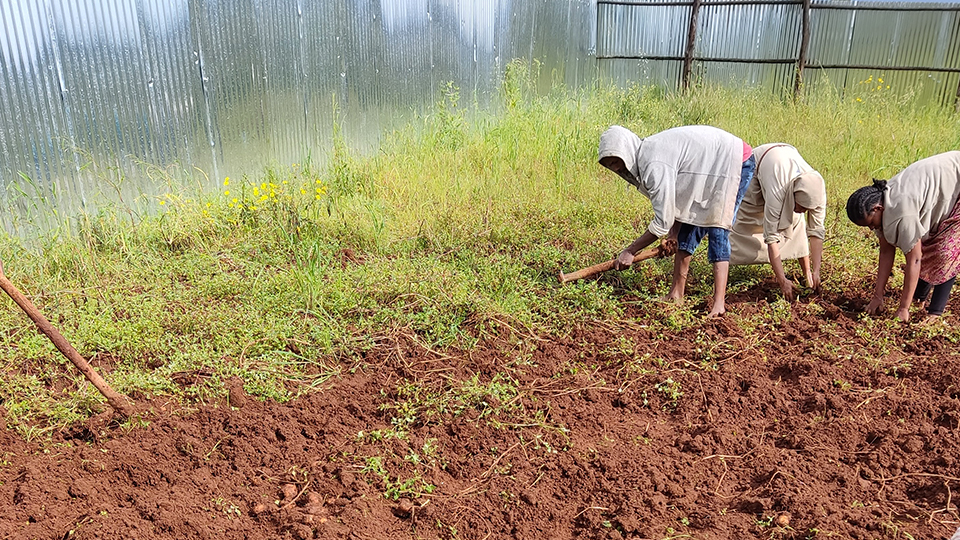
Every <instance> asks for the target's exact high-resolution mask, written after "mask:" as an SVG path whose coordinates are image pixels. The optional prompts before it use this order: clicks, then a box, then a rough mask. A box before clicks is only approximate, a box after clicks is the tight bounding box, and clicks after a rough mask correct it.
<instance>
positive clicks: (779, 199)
mask: <svg viewBox="0 0 960 540" xmlns="http://www.w3.org/2000/svg"><path fill="white" fill-rule="evenodd" d="M753 157H754V158H755V159H756V160H757V171H756V173H755V174H754V177H753V180H751V181H750V185H749V186H748V187H747V193H746V195H744V197H743V203H742V204H741V205H740V210H739V211H738V212H737V220H736V222H735V223H734V224H733V231H732V232H731V233H730V247H731V250H732V252H731V255H730V264H734V265H736V264H766V263H770V266H771V267H772V268H773V273H774V275H775V276H776V278H777V283H778V284H779V285H780V290H781V291H783V297H784V298H786V299H787V300H788V301H791V302H792V301H793V298H794V294H793V283H792V282H791V281H790V280H789V279H787V276H786V273H785V272H784V271H783V261H785V260H791V259H799V260H800V267H801V268H802V269H803V276H804V278H805V279H806V280H807V286H808V287H810V288H812V289H814V290H819V289H820V263H821V261H822V260H823V237H824V233H825V229H824V226H823V223H824V218H825V217H826V215H827V191H826V186H825V185H824V182H823V177H822V176H820V173H818V172H817V171H815V170H814V169H813V167H811V166H810V165H808V164H807V162H806V161H804V159H803V157H801V156H800V152H798V151H797V149H796V148H794V147H792V146H790V145H789V144H784V143H769V144H764V145H761V146H758V147H756V148H754V149H753ZM803 214H806V219H804V216H803ZM811 263H812V264H811Z"/></svg>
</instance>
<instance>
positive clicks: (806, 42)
mask: <svg viewBox="0 0 960 540" xmlns="http://www.w3.org/2000/svg"><path fill="white" fill-rule="evenodd" d="M800 27H801V36H800V54H799V56H798V58H797V70H796V73H795V74H794V79H793V100H794V101H796V100H798V99H799V98H800V89H801V88H803V69H804V68H805V67H806V66H807V51H808V49H809V48H810V0H803V22H802V23H801V26H800Z"/></svg>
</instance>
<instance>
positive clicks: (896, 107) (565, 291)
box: [0, 63, 960, 434]
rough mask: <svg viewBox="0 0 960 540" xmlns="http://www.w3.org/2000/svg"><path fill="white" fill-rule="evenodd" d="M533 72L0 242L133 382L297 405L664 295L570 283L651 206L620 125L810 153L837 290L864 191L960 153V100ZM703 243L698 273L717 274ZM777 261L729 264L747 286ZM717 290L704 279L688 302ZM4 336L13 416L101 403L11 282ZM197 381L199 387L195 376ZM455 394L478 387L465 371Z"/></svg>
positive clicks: (53, 422)
mask: <svg viewBox="0 0 960 540" xmlns="http://www.w3.org/2000/svg"><path fill="white" fill-rule="evenodd" d="M533 78H534V77H533V76H532V75H531V74H530V73H529V70H528V68H527V67H526V66H524V65H522V64H519V63H513V64H511V65H510V67H509V69H508V70H507V74H506V76H505V79H504V84H503V91H502V95H501V101H500V103H499V106H498V107H497V108H496V110H494V111H477V110H473V109H469V108H464V107H462V106H461V100H460V96H459V93H458V91H457V89H456V88H454V87H452V86H448V87H447V88H446V89H445V91H444V92H443V93H442V95H441V96H440V97H439V99H438V103H437V106H436V107H435V109H434V110H433V111H431V112H430V114H427V115H424V116H423V117H422V118H420V119H419V120H418V121H417V122H415V123H413V124H411V125H410V126H408V127H407V128H405V129H403V130H399V131H397V132H395V133H390V134H388V135H387V136H386V137H384V141H383V143H382V146H381V148H380V149H379V151H378V152H376V153H375V154H374V155H369V156H368V155H360V154H358V153H356V152H354V151H352V150H351V149H350V148H348V147H347V146H346V145H345V144H344V142H343V140H342V138H340V137H335V143H334V145H333V147H332V148H331V149H330V152H329V155H327V156H325V159H324V160H323V163H322V164H321V163H317V162H312V161H310V160H306V161H305V162H304V163H298V164H290V165H289V166H283V167H276V168H272V169H268V170H265V171H264V172H263V173H262V175H260V176H259V177H256V178H254V177H247V178H231V179H229V180H226V179H218V180H217V183H218V185H219V191H217V192H215V193H209V192H207V193H203V192H197V191H196V189H195V188H193V187H188V188H184V189H182V190H177V189H174V188H173V187H171V188H170V193H167V194H166V195H164V196H162V197H160V198H159V199H158V200H156V201H154V203H155V204H154V206H155V208H156V212H155V213H151V214H149V215H142V214H141V213H140V211H139V208H138V209H137V211H133V209H132V208H131V207H129V206H125V205H124V204H123V203H116V204H113V205H111V206H108V207H106V209H104V210H103V211H101V212H100V213H98V214H94V215H84V216H80V217H79V218H77V219H76V220H74V221H72V222H71V223H63V224H61V226H60V227H53V228H50V227H45V228H47V229H49V230H51V231H52V232H49V233H45V234H44V235H43V236H41V237H40V238H36V239H31V241H30V242H29V243H28V242H26V241H23V240H20V239H16V238H11V237H7V238H4V239H2V240H0V260H2V261H3V262H4V269H5V272H6V273H7V275H8V276H9V277H10V278H11V279H12V281H13V282H14V283H16V284H17V285H18V286H19V287H20V288H21V290H22V291H24V292H25V293H26V294H27V295H28V296H30V297H31V298H32V299H33V300H34V302H35V303H36V304H37V305H38V306H39V307H40V309H41V310H42V311H43V312H44V313H45V314H46V316H47V317H48V318H49V319H50V320H51V321H52V322H53V323H54V325H55V326H57V327H58V328H59V329H60V331H61V332H62V333H63V334H64V335H65V336H66V337H67V338H68V339H69V340H70V341H71V343H72V344H73V345H74V346H75V347H76V348H77V349H78V350H79V351H80V353H81V354H82V355H84V356H85V357H88V358H91V357H92V358H94V359H95V360H97V359H99V360H102V361H104V362H106V363H107V364H108V365H109V373H108V376H107V378H108V380H109V382H110V383H111V384H112V385H113V386H114V387H115V389H117V390H118V391H120V392H121V393H126V394H131V395H143V396H150V395H170V396H175V397H178V398H181V399H184V400H203V399H208V398H211V397H215V396H219V395H221V394H222V393H223V388H222V384H221V381H222V380H224V379H226V378H227V377H230V376H233V375H238V376H240V377H241V378H243V380H244V382H245V387H246V389H247V390H248V391H249V392H251V393H253V394H256V395H258V396H262V397H269V398H273V399H278V400H287V399H291V398H293V397H295V396H296V395H298V393H300V392H303V391H309V390H310V389H311V388H313V387H315V386H316V385H317V384H319V383H321V382H323V381H325V380H326V379H327V378H329V377H332V376H336V375H337V374H338V373H342V372H343V370H347V369H353V368H356V366H357V365H358V364H359V363H360V362H361V360H360V358H361V356H362V353H363V352H364V351H365V350H368V349H370V348H372V347H375V346H376V344H377V343H378V340H379V339H380V338H382V337H384V336H388V335H393V334H396V333H398V332H403V333H405V334H406V335H410V336H413V338H414V339H416V340H418V341H419V342H421V343H422V344H423V345H425V346H427V347H430V348H435V349H442V348H444V347H463V348H470V347H473V346H475V345H476V344H477V343H478V342H479V341H480V340H482V339H484V338H485V337H489V336H493V335H499V334H501V333H503V332H505V331H510V332H516V333H520V334H539V335H542V334H563V333H565V332H567V331H568V329H569V328H570V325H571V324H574V323H577V322H581V321H585V320H605V319H616V318H618V317H621V316H622V315H623V313H624V307H625V305H627V304H628V303H629V302H630V299H629V298H625V296H624V295H625V294H626V295H628V296H630V297H633V296H639V297H641V298H644V297H648V296H656V295H660V294H662V293H663V292H664V291H665V287H666V284H667V282H668V280H669V273H670V263H669V262H668V261H660V262H656V263H652V264H649V265H645V266H644V267H643V269H640V270H639V271H637V272H633V273H625V274H623V275H622V277H623V280H622V283H623V288H622V289H621V288H619V287H617V288H615V287H612V286H610V285H607V284H604V283H602V282H597V281H586V282H583V283H578V284H575V285H572V286H564V287H560V286H558V285H557V283H556V276H557V273H558V272H559V271H560V270H561V269H563V270H566V271H569V270H573V269H576V268H579V267H582V266H586V265H589V264H593V263H595V262H598V261H601V260H605V259H608V258H611V257H613V256H615V254H616V253H618V252H619V251H620V249H621V248H622V247H623V246H624V245H626V244H627V243H629V242H630V241H631V240H632V239H633V238H635V237H636V236H638V235H639V234H640V232H642V230H643V229H644V228H645V226H646V224H647V222H648V221H649V219H650V218H651V215H652V214H651V211H650V206H649V203H648V201H647V200H646V199H644V198H643V197H642V196H641V195H640V194H638V193H637V192H636V191H635V190H631V189H629V188H628V185H627V184H626V183H625V182H623V181H621V180H620V179H619V178H617V177H616V176H615V175H612V174H610V173H609V172H607V171H606V170H605V169H603V168H601V167H600V166H599V165H597V164H596V152H597V142H598V138H599V135H600V133H601V132H602V131H603V130H604V129H606V128H607V127H608V126H609V125H611V124H615V123H617V124H622V125H624V126H627V127H628V128H630V129H633V130H634V131H636V132H637V133H638V134H639V135H641V136H645V135H648V134H652V133H655V132H657V131H660V130H663V129H666V128H669V127H672V126H676V125H683V124H693V123H706V124H712V125H716V126H718V127H721V128H724V129H727V130H728V131H731V132H732V133H735V134H737V135H739V136H741V137H743V138H744V139H745V140H747V141H748V142H749V143H751V144H752V145H759V144H762V143H766V142H774V141H784V142H789V143H791V144H794V145H795V146H797V147H798V148H799V149H800V151H801V153H802V154H803V155H804V157H805V158H806V159H807V161H809V162H810V163H811V164H812V165H813V166H815V167H817V168H818V169H819V170H820V171H821V172H822V173H823V175H824V177H825V178H826V180H827V183H828V194H829V196H830V197H831V203H830V204H831V208H830V212H829V213H828V214H829V215H828V220H827V243H826V254H825V263H824V264H825V267H824V277H825V283H824V285H825V287H827V288H828V289H833V290H842V289H843V288H844V287H847V286H848V285H849V284H850V283H854V282H859V281H862V279H863V276H865V275H867V274H868V273H869V272H870V271H871V270H872V268H874V265H875V260H876V247H875V243H874V242H873V241H872V240H871V238H870V237H869V235H868V234H866V232H865V231H863V230H860V229H857V228H856V227H853V226H852V225H851V224H849V223H847V220H846V218H845V215H844V213H843V210H842V208H843V204H844V202H845V200H846V197H847V195H848V194H849V193H850V192H852V191H853V190H854V189H856V188H857V187H859V186H861V185H865V184H866V183H868V182H869V180H870V178H871V177H872V176H877V177H889V176H891V175H892V174H894V173H895V172H896V171H898V170H899V169H901V168H902V167H904V166H906V165H908V164H909V163H911V162H913V161H914V160H916V159H918V158H921V157H925V156H929V155H933V154H936V153H939V152H943V151H946V150H950V149H955V148H958V147H960V126H958V117H957V116H956V115H954V114H952V113H951V112H950V111H946V110H943V109H939V108H933V107H924V106H920V105H917V104H915V103H912V102H910V101H909V100H905V99H901V98H897V97H895V96H894V95H893V94H885V93H884V92H883V91H876V89H873V90H868V89H865V91H864V92H863V93H854V94H853V95H847V96H844V97H841V96H838V95H835V94H832V93H831V92H830V91H829V90H818V89H811V90H810V91H809V92H808V97H807V98H806V100H805V101H804V102H801V103H793V102H790V101H780V100H779V99H777V98H775V97H771V96H768V95H766V94H764V93H760V92H753V91H731V90H722V89H715V88H699V89H696V90H695V91H693V92H692V93H690V94H688V95H681V94H665V93H663V92H662V91H659V90H656V89H651V88H642V87H635V88H629V89H621V88H615V87H610V86H606V85H602V84H598V85H597V87H596V88H593V89H589V90H570V89H563V88H554V89H553V90H552V91H551V92H550V93H547V94H538V93H537V92H535V91H534V90H532V88H533V87H534V85H533V84H532V82H531V81H532V80H533ZM154 172H155V174H157V175H159V176H161V177H162V176H163V174H164V172H163V169H160V168H155V169H154ZM158 182H159V183H161V184H162V183H164V182H166V183H167V184H168V185H170V186H173V185H176V182H174V181H173V179H171V178H159V179H158ZM42 210H43V209H42V208H32V209H31V212H33V214H31V215H38V213H40V212H42ZM48 212H49V209H48ZM49 218H50V216H49V215H47V216H45V217H44V224H45V225H46V220H47V219H49ZM38 219H39V218H38ZM702 259H703V257H697V258H695V263H694V268H693V272H694V273H695V274H698V275H703V276H708V275H709V269H708V268H706V263H705V262H703V261H702ZM766 272H768V269H765V268H761V269H750V270H743V271H735V272H734V273H733V276H732V277H733V281H732V283H731V287H737V286H738V279H739V280H741V281H740V283H741V284H743V283H749V282H750V280H753V282H756V280H758V279H762V277H763V276H765V275H767V274H766ZM894 285H895V284H894ZM711 286H712V285H711V283H710V280H709V278H704V279H702V280H700V281H699V282H698V283H694V284H693V287H692V290H691V291H690V292H691V294H692V295H693V296H694V302H693V303H696V301H697V299H698V298H699V299H702V298H703V297H704V296H706V295H708V294H709V292H710V288H711ZM771 309H772V310H774V311H775V309H776V308H775V307H774V308H771ZM771 316H777V314H776V313H774V312H773V311H771ZM694 320H695V317H694V315H693V314H692V313H691V312H690V311H689V310H676V311H674V312H673V313H672V314H671V315H670V316H669V317H668V318H667V320H665V321H661V322H659V323H658V324H661V326H662V330H663V331H664V332H676V331H679V330H682V329H683V328H687V327H689V326H690V325H691V324H693V321H694ZM0 328H3V329H4V330H3V331H2V332H0V371H2V373H3V374H4V375H3V377H2V378H0V403H2V404H3V406H4V407H5V408H6V411H7V415H6V416H7V422H8V423H9V424H10V425H12V426H14V427H16V428H18V429H20V430H21V431H22V432H24V433H34V434H35V433H36V430H37V429H41V430H49V429H56V428H57V427H59V426H63V425H66V424H69V423H71V422H74V421H76V420H77V419H79V418H83V417H85V416H88V415H89V414H91V413H92V412H93V411H95V410H96V408H97V406H98V396H97V395H96V394H95V393H92V392H91V391H90V389H89V388H88V387H87V386H85V385H84V384H80V382H79V378H78V377H79V376H78V375H76V374H75V373H74V372H73V370H72V366H69V365H67V364H66V363H65V361H64V360H62V358H61V357H60V356H59V353H57V351H56V350H55V349H54V348H53V346H52V345H51V344H50V343H49V341H47V340H46V338H45V337H43V336H40V335H39V334H38V333H37V332H36V330H35V329H34V327H33V325H32V323H30V321H29V320H28V319H27V318H26V317H25V316H24V314H23V313H22V312H20V311H19V309H17V308H16V306H15V305H14V304H13V303H12V301H10V300H9V299H7V298H6V297H3V298H2V299H0ZM200 375H202V376H200ZM183 377H192V379H191V380H195V381H196V382H197V384H190V385H186V386H181V385H178V384H177V382H176V381H177V380H178V378H183ZM475 382H476V381H475ZM464 384H466V383H464ZM458 391H459V392H460V393H462V394H464V396H466V397H464V396H460V397H458V398H456V399H459V400H461V401H463V400H465V399H472V398H470V395H471V394H470V393H471V392H473V391H474V390H470V389H469V388H468V386H461V387H460V389H459V390H458ZM485 391H491V390H489V389H488V390H485ZM507 397H509V396H507ZM441 398H442V399H444V400H451V401H455V399H454V398H453V397H450V396H447V397H444V396H443V395H438V396H435V399H441ZM425 413H426V411H425V410H419V409H418V410H417V414H425ZM38 426H39V427H38Z"/></svg>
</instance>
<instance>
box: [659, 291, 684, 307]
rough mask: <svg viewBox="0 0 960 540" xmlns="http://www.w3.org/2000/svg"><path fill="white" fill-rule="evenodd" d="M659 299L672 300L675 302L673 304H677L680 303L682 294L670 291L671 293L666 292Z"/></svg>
mask: <svg viewBox="0 0 960 540" xmlns="http://www.w3.org/2000/svg"><path fill="white" fill-rule="evenodd" d="M660 300H661V301H663V302H673V303H675V304H677V305H680V304H682V303H683V295H682V294H681V295H678V294H676V293H672V292H671V293H668V294H666V295H664V296H662V297H661V298H660Z"/></svg>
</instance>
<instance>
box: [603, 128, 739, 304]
mask: <svg viewBox="0 0 960 540" xmlns="http://www.w3.org/2000/svg"><path fill="white" fill-rule="evenodd" d="M598 153H599V157H598V161H599V163H600V164H601V165H603V166H604V167H606V168H608V169H610V170H611V171H613V172H615V173H616V174H617V175H619V176H620V177H621V178H623V179H624V180H626V181H627V182H629V183H630V185H632V186H634V187H636V188H637V190H638V191H640V193H642V194H643V195H644V196H646V197H647V198H649V199H650V203H651V205H652V207H653V214H654V217H653V221H651V222H650V224H649V226H648V227H647V230H646V232H644V233H643V234H642V235H641V236H640V237H638V238H637V239H636V240H634V241H633V242H632V243H630V245H628V246H627V247H625V248H624V249H623V251H621V252H620V254H619V256H618V257H617V260H616V262H615V263H614V268H615V269H617V270H622V269H624V268H628V267H629V266H630V265H631V263H632V262H633V256H634V255H635V254H636V253H637V252H639V251H640V250H642V249H643V248H645V247H647V246H649V245H650V244H652V243H653V242H655V241H656V240H657V239H662V241H661V244H662V245H664V246H666V247H668V249H670V248H671V247H672V246H674V245H675V246H676V250H677V251H676V256H675V257H674V264H673V281H672V283H671V286H670V292H669V293H668V294H667V296H666V299H667V300H673V301H677V302H680V301H682V300H683V295H684V290H685V288H686V282H687V274H688V272H689V270H690V260H691V258H692V256H693V252H694V251H695V250H696V248H697V246H698V245H699V244H700V241H701V240H703V238H704V236H706V237H707V238H708V247H707V259H708V260H709V261H710V262H711V263H712V264H713V275H714V292H713V306H712V307H711V309H710V313H709V314H708V317H717V316H720V315H723V313H724V312H725V311H726V305H725V299H726V288H727V279H728V277H729V271H730V268H729V267H730V262H729V261H730V229H731V228H732V227H733V224H734V218H735V217H736V214H737V209H738V208H739V206H740V202H741V201H742V200H743V196H744V193H745V192H746V189H747V185H748V184H749V183H750V179H751V178H752V177H753V172H754V168H755V163H756V159H755V158H754V157H753V154H752V149H751V148H750V145H748V144H747V143H746V142H744V141H743V140H742V139H740V138H739V137H737V136H735V135H732V134H730V133H727V132H726V131H724V130H722V129H719V128H716V127H712V126H681V127H675V128H671V129H667V130H665V131H661V132H659V133H656V134H653V135H650V136H648V137H646V138H640V137H639V136H637V135H636V134H635V133H634V132H632V131H630V130H629V129H627V128H625V127H623V126H611V127H610V128H609V129H607V130H606V131H604V132H603V134H602V135H601V136H600V147H599V152H598Z"/></svg>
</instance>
